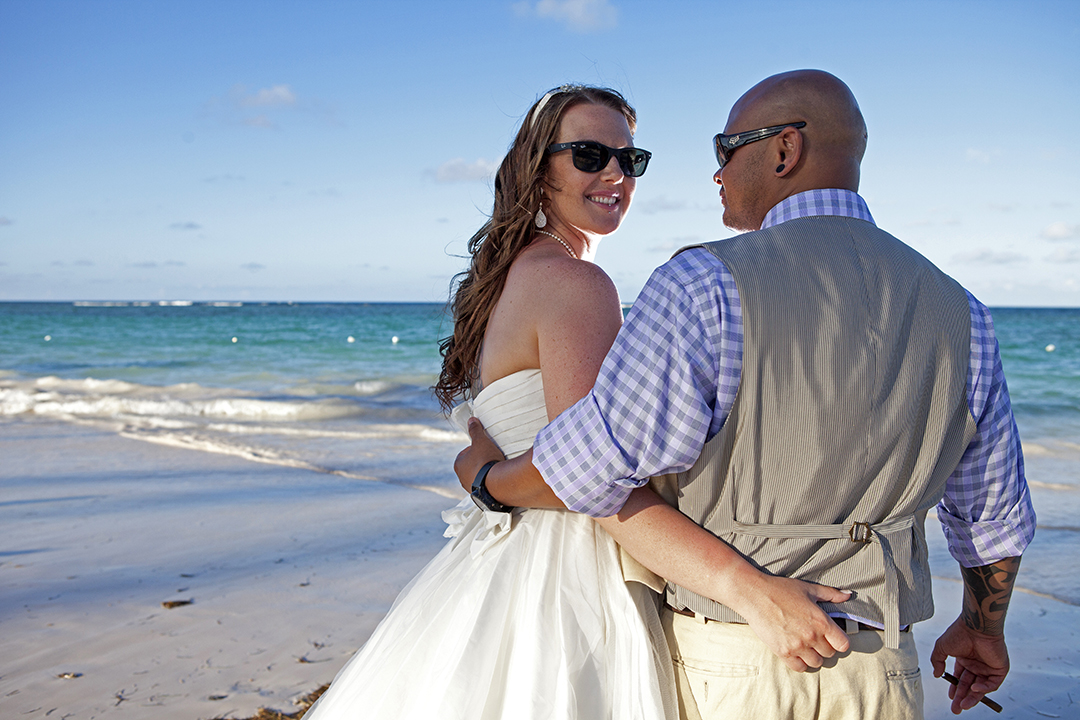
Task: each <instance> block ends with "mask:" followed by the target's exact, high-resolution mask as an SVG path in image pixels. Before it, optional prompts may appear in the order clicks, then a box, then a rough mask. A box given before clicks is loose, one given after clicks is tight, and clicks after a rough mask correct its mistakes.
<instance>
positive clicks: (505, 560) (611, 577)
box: [305, 370, 678, 720]
mask: <svg viewBox="0 0 1080 720" xmlns="http://www.w3.org/2000/svg"><path fill="white" fill-rule="evenodd" d="M464 407H466V408H468V406H464ZM471 409H472V413H473V414H475V415H476V417H478V418H480V420H481V421H482V422H483V423H484V426H485V427H486V428H487V429H488V432H490V433H491V435H492V437H493V438H494V439H495V441H496V442H497V443H498V444H499V447H500V448H502V450H503V452H505V453H506V455H507V456H510V457H512V456H514V455H518V454H520V453H523V452H525V451H526V450H528V449H529V448H530V447H531V446H532V442H533V438H534V437H535V436H536V433H537V432H538V431H539V430H540V428H542V427H543V426H544V425H545V424H546V423H547V413H546V410H545V406H544V391H543V383H542V380H541V378H540V371H539V370H526V371H521V372H517V373H514V374H513V375H509V376H507V377H504V378H501V379H500V380H497V381H496V382H493V383H492V384H491V385H489V386H488V387H487V388H485V389H484V390H483V392H481V393H480V394H479V395H478V396H477V398H476V400H475V401H474V402H473V403H472V404H471ZM456 414H459V413H456ZM465 416H466V417H468V410H467V409H466V412H465ZM443 519H444V520H446V521H447V523H448V525H449V527H448V528H447V530H446V535H447V536H448V537H451V538H452V539H451V540H450V542H449V543H447V545H446V546H445V547H444V548H443V549H442V550H441V551H440V552H439V554H438V555H436V556H435V558H434V559H433V560H432V561H431V562H430V563H428V565H427V566H426V567H425V568H424V569H423V570H421V571H420V573H419V574H418V575H417V576H416V577H415V578H413V580H412V581H411V582H410V583H409V584H408V585H407V586H406V587H405V589H404V590H402V591H401V595H399V596H398V598H397V600H396V601H395V602H394V605H393V607H392V608H391V609H390V612H389V614H388V615H387V616H386V618H384V619H383V621H382V622H381V623H380V624H379V626H378V627H377V628H376V629H375V632H374V633H373V634H372V635H371V638H370V639H369V640H368V641H367V643H366V644H365V645H364V647H363V648H362V649H361V650H360V651H359V652H358V653H357V654H356V655H355V656H353V658H352V659H351V660H349V662H348V663H346V665H345V666H344V667H343V668H342V669H341V672H339V673H338V676H337V677H336V678H335V679H334V682H333V684H331V686H330V689H329V690H327V691H326V693H324V694H323V696H322V697H321V698H320V699H319V701H318V702H317V703H316V704H315V705H314V706H313V707H312V708H311V710H309V711H308V714H307V715H305V720H346V719H348V720H359V719H361V718H365V719H366V718H371V719H373V720H388V719H391V718H392V719H405V718H409V719H415V720H442V719H445V720H451V719H453V720H496V719H498V720H569V719H578V720H630V719H633V718H637V719H640V720H661V719H664V718H666V719H668V720H674V719H675V718H677V717H678V708H677V703H676V700H675V695H674V693H675V690H674V681H673V679H672V670H671V658H670V655H669V654H668V649H667V644H666V642H665V640H664V636H663V631H662V629H661V627H660V622H659V619H658V616H657V609H656V596H655V595H654V594H653V593H652V591H651V590H648V589H647V588H645V587H644V586H643V585H639V584H638V583H633V582H631V583H627V582H625V581H624V580H623V573H622V569H621V567H620V560H619V549H618V546H617V545H616V544H615V542H614V541H613V540H612V539H611V537H610V536H609V535H608V534H607V533H606V532H605V531H604V530H602V529H601V528H600V527H599V526H598V525H596V523H595V522H593V521H592V520H591V519H589V518H588V517H585V516H583V515H577V514H575V513H570V512H565V511H557V510H536V509H532V510H515V511H514V512H513V513H490V512H488V513H485V512H481V511H480V510H479V509H478V508H477V507H476V506H475V505H474V504H473V502H472V500H471V499H470V498H465V500H463V501H462V502H461V503H460V504H459V505H458V506H457V507H455V508H453V509H452V510H448V511H446V512H444V513H443Z"/></svg>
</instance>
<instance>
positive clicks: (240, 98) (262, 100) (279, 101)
mask: <svg viewBox="0 0 1080 720" xmlns="http://www.w3.org/2000/svg"><path fill="white" fill-rule="evenodd" d="M229 96H230V97H231V98H232V100H233V102H235V103H236V104H237V105H239V106H240V107H289V106H291V105H295V104H296V93H294V92H293V91H292V88H290V87H289V86H288V85H274V86H273V87H269V88H263V89H261V90H256V91H255V92H254V93H251V94H249V93H248V91H247V88H246V87H244V86H243V85H235V86H234V87H233V89H232V92H230V93H229Z"/></svg>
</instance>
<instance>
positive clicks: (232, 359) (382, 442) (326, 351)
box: [0, 303, 467, 496]
mask: <svg viewBox="0 0 1080 720" xmlns="http://www.w3.org/2000/svg"><path fill="white" fill-rule="evenodd" d="M449 329H450V323H449V322H448V320H447V319H446V317H445V315H444V307H443V306H442V305H441V304H408V303H405V304H367V303H364V304H360V303H357V304H341V303H335V304H315V303H303V304H289V303H277V304H275V303H268V304H262V303H244V304H241V303H168V304H159V303H137V304H136V303H0V421H9V422H11V421H24V422H28V421H34V420H41V419H51V420H62V421H67V422H75V423H82V424H91V425H95V426H99V427H106V428H110V429H112V430H114V431H115V432H117V433H120V434H122V435H124V436H126V437H132V438H136V439H140V440H146V441H150V442H157V443H162V444H167V445H174V446H178V447H185V448H191V449H194V450H200V451H203V452H215V453H224V454H230V455H236V456H240V457H244V458H247V459H249V460H253V461H257V462H265V463H272V464H278V465H287V466H292V467H305V468H310V469H313V470H317V471H320V472H326V473H335V474H338V475H342V476H343V477H348V478H353V479H358V480H373V481H382V482H391V483H400V484H406V485H414V486H419V487H424V488H426V489H431V490H435V491H437V492H441V493H442V494H445V495H448V496H453V495H455V494H459V493H460V489H459V488H458V485H457V480H456V478H455V476H454V474H453V471H452V467H451V464H450V463H451V462H452V458H453V455H454V454H455V453H456V451H457V450H458V449H460V448H461V447H462V446H463V445H464V444H467V438H466V436H465V435H463V434H462V433H460V432H458V431H457V430H456V429H453V428H452V427H451V426H450V424H449V423H448V422H447V421H446V420H445V419H444V418H443V417H442V415H441V414H440V412H439V409H438V405H437V403H436V402H435V401H434V400H433V399H432V396H431V392H430V390H429V388H430V386H431V385H432V383H434V381H435V379H436V376H437V373H438V370H439V364H440V358H439V354H438V346H437V341H438V338H440V337H442V336H444V335H446V334H448V333H449ZM451 450H452V452H451ZM448 457H449V459H450V460H449V461H448V459H447V458H448Z"/></svg>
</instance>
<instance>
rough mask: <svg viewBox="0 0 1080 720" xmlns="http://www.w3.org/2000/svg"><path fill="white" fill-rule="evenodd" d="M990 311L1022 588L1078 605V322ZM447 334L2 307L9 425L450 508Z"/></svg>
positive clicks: (1033, 312)
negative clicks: (123, 442)
mask: <svg viewBox="0 0 1080 720" xmlns="http://www.w3.org/2000/svg"><path fill="white" fill-rule="evenodd" d="M993 314H994V321H995V327H996V329H997V333H998V339H999V343H1000V345H1001V353H1002V361H1003V363H1004V366H1005V373H1006V377H1007V378H1008V383H1009V389H1010V392H1011V395H1012V400H1013V407H1014V410H1015V413H1016V419H1017V424H1018V426H1019V428H1020V433H1021V437H1022V438H1023V442H1024V453H1025V459H1026V462H1027V470H1028V479H1029V483H1030V485H1031V488H1032V495H1033V497H1034V498H1035V507H1036V511H1037V512H1038V514H1039V526H1040V527H1039V531H1038V534H1037V537H1036V541H1035V543H1033V545H1032V547H1031V548H1030V549H1029V551H1028V553H1027V554H1025V559H1024V566H1023V570H1022V575H1021V584H1023V585H1024V586H1025V587H1027V588H1030V589H1032V590H1035V591H1038V592H1042V593H1046V594H1050V595H1053V596H1054V597H1057V598H1059V599H1062V600H1064V601H1067V602H1071V603H1073V604H1080V579H1077V578H1076V577H1075V573H1074V572H1072V571H1071V569H1072V568H1075V558H1076V557H1077V556H1078V555H1080V309H1017V308H999V309H995V310H994V311H993ZM449 331H450V322H449V319H448V318H447V316H446V314H445V308H444V306H443V305H441V304H409V303H405V304H378V303H371V304H368V303H332V304H320V303H297V304H290V303H189V302H183V303H44V302H40V303H39V302H32V303H0V429H2V426H3V424H4V423H27V422H58V421H59V422H69V423H81V424H90V425H94V426H97V427H104V428H108V429H110V430H113V431H115V432H117V433H120V434H122V435H124V436H126V437H131V438H136V439H140V440H145V441H149V442H157V443H164V444H169V445H175V446H180V447H186V448H191V449H193V450H198V451H201V452H214V453H226V454H230V455H237V456H241V457H245V458H247V459H249V460H253V461H257V462H266V463H273V464H279V465H289V466H295V467H307V468H311V469H315V470H318V471H321V472H326V473H333V474H337V475H340V476H342V477H344V478H352V479H359V480H373V481H382V482H392V483H400V484H407V485H414V486H419V487H424V488H425V489H429V490H434V491H436V492H440V493H442V494H446V495H448V496H453V495H455V493H457V492H458V488H457V481H456V479H455V477H454V475H453V473H452V471H451V469H450V468H449V467H448V465H447V458H448V457H451V458H452V457H453V453H454V452H456V450H457V449H458V448H459V447H461V446H462V445H463V444H464V443H465V442H466V439H465V436H464V435H463V434H461V433H460V432H458V431H457V430H455V429H454V428H452V427H451V426H450V424H449V423H448V422H447V421H446V420H445V419H444V418H443V417H442V415H441V414H440V413H439V409H438V405H437V404H436V403H435V401H434V400H433V399H432V397H431V393H430V390H429V388H430V386H431V384H432V383H433V382H434V380H435V377H436V374H437V372H438V368H439V362H440V358H439V354H438V347H437V341H438V339H439V338H440V337H443V336H445V335H447V334H448V333H449ZM928 534H929V535H931V536H932V537H936V536H939V535H940V533H939V532H937V531H936V530H935V529H931V530H930V531H929V533H928ZM934 552H935V556H934V557H935V559H936V561H937V562H940V563H941V564H942V565H947V564H948V563H947V555H942V553H943V550H942V549H941V548H940V547H938V548H936V549H935V550H934ZM1067 569H1068V570H1067Z"/></svg>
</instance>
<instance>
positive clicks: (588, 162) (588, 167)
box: [571, 143, 610, 173]
mask: <svg viewBox="0 0 1080 720" xmlns="http://www.w3.org/2000/svg"><path fill="white" fill-rule="evenodd" d="M571 152H572V153H573V155H574V167H576V168H577V169H578V170H580V171H582V172H589V173H593V172H600V171H601V170H602V169H603V168H604V166H605V165H607V161H608V158H609V157H610V156H609V155H608V153H607V148H605V147H604V146H602V145H599V144H597V143H581V144H580V145H574V147H573V149H572V150H571Z"/></svg>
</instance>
